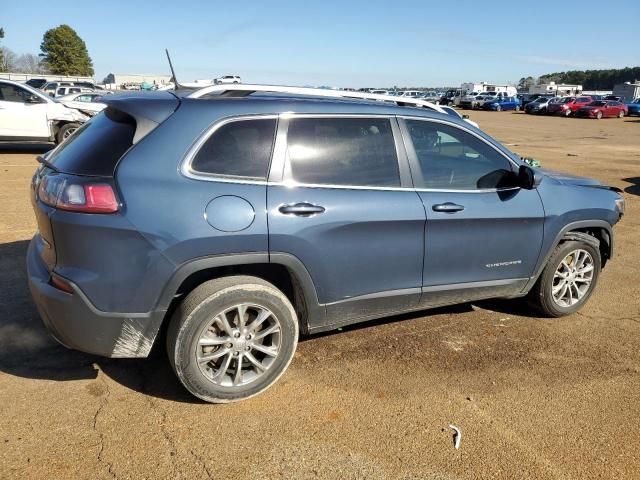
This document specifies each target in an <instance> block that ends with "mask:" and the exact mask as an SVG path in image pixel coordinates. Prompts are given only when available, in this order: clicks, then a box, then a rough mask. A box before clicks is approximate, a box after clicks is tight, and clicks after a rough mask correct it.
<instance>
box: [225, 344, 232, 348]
mask: <svg viewBox="0 0 640 480" xmlns="http://www.w3.org/2000/svg"><path fill="white" fill-rule="evenodd" d="M224 346H225V347H227V348H231V347H233V345H231V344H230V343H225V344H224Z"/></svg>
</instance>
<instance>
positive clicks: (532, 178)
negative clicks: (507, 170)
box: [518, 165, 542, 190]
mask: <svg viewBox="0 0 640 480" xmlns="http://www.w3.org/2000/svg"><path fill="white" fill-rule="evenodd" d="M541 181H542V177H541V176H539V175H536V172H535V170H534V169H533V168H531V167H529V166H528V165H520V168H519V169H518V186H519V187H520V188H524V189H525V190H533V189H534V188H536V187H537V186H538V185H540V182H541Z"/></svg>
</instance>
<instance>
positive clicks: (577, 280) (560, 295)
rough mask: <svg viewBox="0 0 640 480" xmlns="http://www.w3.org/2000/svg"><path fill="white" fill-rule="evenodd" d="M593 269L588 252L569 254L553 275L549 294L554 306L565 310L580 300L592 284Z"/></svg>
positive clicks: (576, 251)
mask: <svg viewBox="0 0 640 480" xmlns="http://www.w3.org/2000/svg"><path fill="white" fill-rule="evenodd" d="M594 269H595V266H594V261H593V257H592V256H591V254H590V253H589V252H587V251H586V250H583V249H577V250H573V251H572V252H569V253H568V254H567V255H566V256H565V257H564V259H563V260H562V261H561V262H560V265H558V268H557V269H556V271H555V273H554V275H553V282H552V285H551V294H552V296H553V301H554V302H555V303H556V305H558V306H560V307H563V308H567V307H571V306H573V305H575V304H576V303H578V302H579V301H580V300H582V298H583V297H584V296H585V295H586V294H587V293H588V292H589V289H590V288H591V285H592V283H593V273H594Z"/></svg>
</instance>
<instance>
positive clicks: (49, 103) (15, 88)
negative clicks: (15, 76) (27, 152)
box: [0, 79, 89, 143]
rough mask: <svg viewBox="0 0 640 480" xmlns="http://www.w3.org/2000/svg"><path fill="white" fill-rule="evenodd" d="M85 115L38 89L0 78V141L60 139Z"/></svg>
mask: <svg viewBox="0 0 640 480" xmlns="http://www.w3.org/2000/svg"><path fill="white" fill-rule="evenodd" d="M88 119H89V117H88V116H87V115H85V114H83V113H82V112H80V111H78V110H77V109H75V108H69V107H67V106H66V105H64V104H62V103H60V102H57V101H56V100H54V99H52V98H51V97H49V96H48V95H47V94H46V93H44V92H42V91H41V90H36V89H35V88H32V87H30V86H29V85H24V84H22V83H18V82H13V81H11V80H2V79H0V142H56V143H60V142H62V141H63V140H64V139H65V138H67V137H68V136H69V135H71V134H72V133H73V132H75V131H76V130H77V129H78V127H80V125H82V124H83V123H84V122H86V121H87V120H88Z"/></svg>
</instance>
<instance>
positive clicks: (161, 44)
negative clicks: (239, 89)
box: [0, 0, 640, 87]
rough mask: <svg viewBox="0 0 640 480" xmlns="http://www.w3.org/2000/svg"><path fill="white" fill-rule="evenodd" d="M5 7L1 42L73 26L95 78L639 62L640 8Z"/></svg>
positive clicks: (513, 4) (315, 77) (338, 80)
mask: <svg viewBox="0 0 640 480" xmlns="http://www.w3.org/2000/svg"><path fill="white" fill-rule="evenodd" d="M3 3H4V5H3V7H2V17H0V26H2V27H4V29H5V39H4V40H3V41H2V45H4V46H6V47H8V48H10V49H12V50H14V51H15V52H16V53H27V52H31V53H39V50H40V49H39V47H40V41H41V40H42V34H43V33H44V32H45V31H46V30H47V29H49V28H52V27H55V26H57V25H60V24H62V23H66V24H69V25H71V26H72V27H73V28H74V29H75V30H76V31H77V32H78V34H79V35H80V36H81V37H82V38H83V39H84V40H85V42H86V43H87V47H88V49H89V54H90V55H91V57H92V59H93V63H94V68H95V70H96V78H97V79H98V80H102V78H103V77H104V76H105V75H106V74H108V73H111V72H113V73H147V74H151V73H157V74H164V73H168V66H167V63H166V59H165V56H164V48H165V47H167V48H169V50H170V52H171V55H172V58H173V61H174V66H175V67H176V70H177V74H178V78H179V79H180V80H181V81H192V80H194V79H203V78H212V77H216V76H219V75H223V74H239V75H241V76H242V78H243V80H244V81H245V82H251V83H277V84H289V85H307V84H309V85H331V86H340V87H348V86H352V87H361V86H392V85H398V86H442V85H458V84H460V83H461V82H464V81H483V80H484V81H489V82H506V81H517V80H518V79H520V77H522V76H527V75H533V76H537V75H540V74H543V73H550V72H555V71H564V70H575V69H583V68H584V69H586V68H617V67H625V66H638V65H640V49H639V48H638V45H639V43H638V42H639V41H638V38H637V32H638V31H640V23H639V22H640V0H610V1H608V2H602V1H601V0H600V1H596V0H582V1H571V0H568V1H564V2H559V1H557V0H556V1H548V0H530V1H519V0H511V1H503V0H493V1H491V2H480V1H478V0H476V1H467V0H460V1H456V2H453V1H452V0H448V1H447V0H443V1H438V2H432V1H428V0H423V1H418V0H415V1H404V2H390V1H377V0H368V1H350V2H348V1H346V0H345V1H343V2H337V1H330V0H327V1H324V2H318V1H315V2H306V1H304V0H298V1H279V0H270V1H255V2H247V1H243V0H235V1H230V0H227V1H224V2H221V1H208V2H205V1H199V0H192V1H189V2H184V5H187V4H188V7H187V6H179V5H180V2H178V1H171V2H169V1H165V0H151V1H145V2H134V1H133V0H131V1H129V2H125V1H119V0H111V1H109V2H81V3H79V4H77V6H78V8H73V7H69V6H68V4H64V5H63V4H59V6H60V7H61V8H57V7H56V5H57V4H56V2H53V3H52V2H51V1H47V2H44V1H40V0H30V1H28V2H25V3H21V2H3ZM482 4H489V5H490V6H486V7H483V6H479V5H482ZM581 12H582V13H581Z"/></svg>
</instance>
